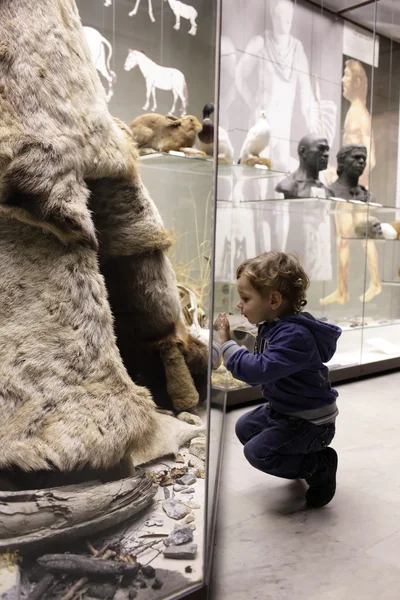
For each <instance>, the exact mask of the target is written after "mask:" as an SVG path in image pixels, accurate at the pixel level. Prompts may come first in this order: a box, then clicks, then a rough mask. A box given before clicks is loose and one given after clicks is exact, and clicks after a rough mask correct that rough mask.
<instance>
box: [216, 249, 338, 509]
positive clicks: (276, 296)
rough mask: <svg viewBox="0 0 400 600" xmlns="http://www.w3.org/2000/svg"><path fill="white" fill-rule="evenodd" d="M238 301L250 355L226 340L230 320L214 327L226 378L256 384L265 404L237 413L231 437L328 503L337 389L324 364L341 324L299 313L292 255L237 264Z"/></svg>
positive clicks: (301, 299) (302, 292) (273, 471)
mask: <svg viewBox="0 0 400 600" xmlns="http://www.w3.org/2000/svg"><path fill="white" fill-rule="evenodd" d="M236 277H237V287H238V292H239V296H240V300H239V302H238V304H237V306H238V308H240V310H241V312H242V314H243V315H244V316H245V317H246V318H247V319H248V320H249V321H250V323H253V324H258V325H259V326H258V336H257V343H256V349H255V354H251V353H250V352H249V351H248V350H246V349H245V348H242V347H240V346H238V345H237V344H236V343H235V342H234V341H231V340H230V329H229V321H228V319H227V317H226V315H224V314H221V315H219V317H218V319H217V320H216V322H215V329H216V330H217V331H218V333H219V338H220V343H221V344H222V348H221V351H222V356H223V359H224V362H225V364H226V367H227V369H228V370H229V371H230V372H231V373H232V375H233V376H234V377H235V378H237V379H240V380H241V381H244V382H246V383H248V384H250V385H260V384H261V389H262V394H263V397H264V398H265V399H266V400H267V403H266V404H264V405H263V406H260V407H259V408H256V409H255V410H252V411H251V412H249V413H247V414H245V415H244V416H242V417H241V418H240V419H239V420H238V422H237V423H236V435H237V436H238V438H239V440H240V441H241V443H242V444H243V445H244V454H245V456H246V458H247V460H248V461H249V463H250V464H251V465H252V466H253V467H255V468H256V469H260V470H261V471H264V472H265V473H269V474H270V475H275V476H276V477H284V478H286V479H305V480H306V482H307V483H308V485H309V489H308V490H307V493H306V499H307V503H308V504H309V505H310V506H313V507H321V506H324V505H326V504H328V503H329V502H330V501H331V500H332V498H333V496H334V495H335V490H336V471H337V464H338V458H337V454H336V452H335V450H333V448H328V446H329V444H330V443H331V441H332V439H333V437H334V435H335V419H336V416H337V414H338V409H337V407H336V398H337V396H338V393H337V392H336V390H334V389H333V388H332V387H331V385H330V382H329V373H328V369H327V367H326V366H325V365H324V363H326V362H327V361H329V360H330V359H331V358H332V356H333V355H334V353H335V350H336V342H337V340H338V338H339V336H340V334H341V330H340V328H339V327H336V326H335V325H330V324H328V323H322V322H321V321H317V320H316V319H315V318H314V317H312V316H311V315H310V314H309V313H305V312H302V309H303V308H304V306H305V305H306V290H307V288H308V286H309V279H308V277H307V275H306V273H305V272H304V270H303V268H302V266H301V265H300V263H299V262H298V260H297V258H296V257H295V256H293V255H290V254H285V253H284V252H266V253H264V254H261V255H260V256H257V257H256V258H252V259H249V260H246V261H245V262H244V263H242V264H241V265H240V266H239V268H238V269H237V273H236Z"/></svg>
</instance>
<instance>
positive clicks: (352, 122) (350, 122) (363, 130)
mask: <svg viewBox="0 0 400 600" xmlns="http://www.w3.org/2000/svg"><path fill="white" fill-rule="evenodd" d="M342 83H343V97H344V98H346V100H349V102H350V108H349V110H348V111H347V115H346V119H345V122H344V134H343V146H347V145H348V144H362V145H363V146H365V147H366V148H367V151H368V157H367V162H366V165H365V169H364V172H363V174H362V176H361V177H360V184H361V185H363V186H365V187H366V188H368V187H369V174H370V172H371V171H372V169H373V168H374V167H375V163H376V161H375V142H374V136H373V132H372V126H371V115H370V114H369V112H368V109H367V106H366V103H367V92H368V77H367V74H366V72H365V69H364V67H363V66H362V64H361V63H360V62H359V61H358V60H348V61H346V67H345V70H344V75H343V79H342Z"/></svg>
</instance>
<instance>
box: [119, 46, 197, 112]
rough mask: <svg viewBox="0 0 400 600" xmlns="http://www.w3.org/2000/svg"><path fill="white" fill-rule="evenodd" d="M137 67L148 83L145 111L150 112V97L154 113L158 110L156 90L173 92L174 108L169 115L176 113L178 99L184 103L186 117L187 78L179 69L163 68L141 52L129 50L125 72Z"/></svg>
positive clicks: (183, 109)
mask: <svg viewBox="0 0 400 600" xmlns="http://www.w3.org/2000/svg"><path fill="white" fill-rule="evenodd" d="M136 65H137V66H138V67H139V69H140V70H141V72H142V75H143V77H144V78H145V81H146V103H145V105H144V106H143V110H148V109H149V106H150V96H152V98H153V107H152V109H151V110H152V111H155V110H156V108H157V101H156V88H158V89H159V90H171V91H172V94H173V96H174V102H173V104H172V108H171V110H170V112H169V113H168V114H170V115H172V114H174V112H175V107H176V103H177V100H178V98H179V99H180V101H181V102H182V108H181V115H182V116H183V115H186V108H187V103H188V91H187V86H186V81H185V76H184V74H183V73H182V72H181V71H178V69H172V68H170V67H161V66H160V65H157V63H155V62H154V61H152V60H150V58H148V56H146V55H145V54H144V53H143V52H140V50H129V54H128V56H127V58H126V61H125V71H130V70H131V69H133V68H134V67H136Z"/></svg>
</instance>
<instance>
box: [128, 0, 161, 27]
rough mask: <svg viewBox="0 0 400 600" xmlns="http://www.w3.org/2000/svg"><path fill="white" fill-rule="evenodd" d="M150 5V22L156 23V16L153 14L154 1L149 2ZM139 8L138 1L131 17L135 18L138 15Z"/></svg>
mask: <svg viewBox="0 0 400 600" xmlns="http://www.w3.org/2000/svg"><path fill="white" fill-rule="evenodd" d="M148 3H149V18H150V21H151V22H152V23H154V22H155V18H154V14H153V5H152V0H148ZM139 6H140V0H136V4H135V6H134V8H133V10H131V12H130V13H129V16H130V17H133V16H134V15H136V13H137V11H138V8H139Z"/></svg>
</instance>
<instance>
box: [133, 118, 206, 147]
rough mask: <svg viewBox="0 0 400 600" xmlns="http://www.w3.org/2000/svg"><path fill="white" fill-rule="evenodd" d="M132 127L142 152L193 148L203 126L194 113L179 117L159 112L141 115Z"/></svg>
mask: <svg viewBox="0 0 400 600" xmlns="http://www.w3.org/2000/svg"><path fill="white" fill-rule="evenodd" d="M130 128H131V131H132V134H133V138H134V140H135V142H136V144H137V147H138V148H139V153H140V154H146V153H148V151H149V150H150V151H151V150H153V151H155V152H169V151H170V150H175V151H184V149H185V148H192V147H193V145H194V143H195V141H196V136H197V134H198V132H199V131H201V129H202V127H201V124H200V122H199V121H198V119H196V117H194V116H193V115H186V116H185V117H181V118H179V119H178V118H177V117H173V116H169V115H167V116H164V115H159V114H157V113H148V114H145V115H141V116H140V117H137V118H136V119H134V120H133V121H132V123H131V124H130Z"/></svg>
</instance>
